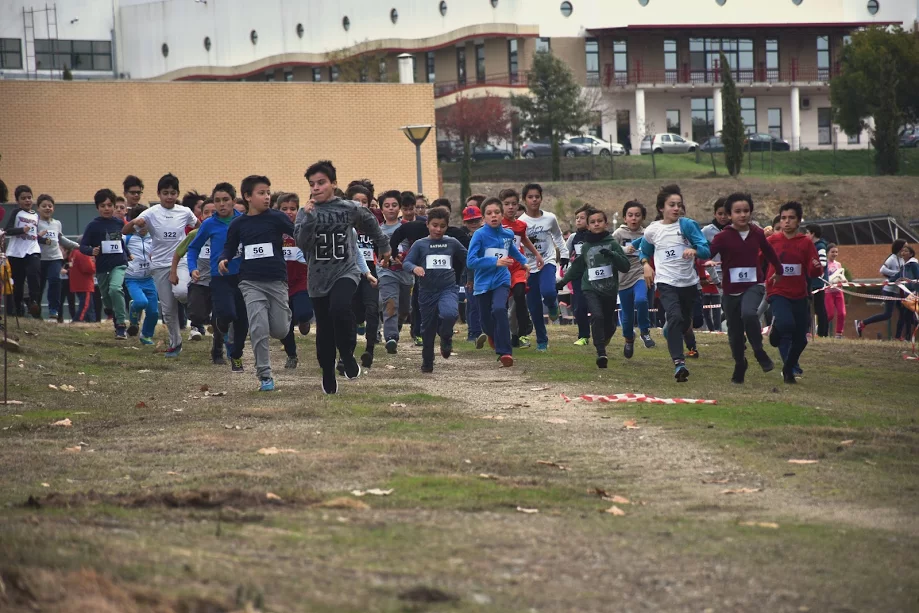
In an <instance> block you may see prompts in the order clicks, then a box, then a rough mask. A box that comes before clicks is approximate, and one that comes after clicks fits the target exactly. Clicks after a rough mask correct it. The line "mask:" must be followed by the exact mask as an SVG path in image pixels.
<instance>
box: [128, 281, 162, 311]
mask: <svg viewBox="0 0 919 613" xmlns="http://www.w3.org/2000/svg"><path fill="white" fill-rule="evenodd" d="M144 281H152V280H151V279H127V280H126V281H125V285H126V286H127V288H128V295H130V296H131V303H132V304H131V319H132V320H133V321H140V314H141V313H142V312H144V311H145V310H147V308H148V307H149V302H148V299H147V296H148V294H147V292H146V291H145V285H147V284H146V283H144ZM155 291H156V290H155V289H154V292H155Z"/></svg>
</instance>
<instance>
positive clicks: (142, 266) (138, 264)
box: [137, 262, 150, 270]
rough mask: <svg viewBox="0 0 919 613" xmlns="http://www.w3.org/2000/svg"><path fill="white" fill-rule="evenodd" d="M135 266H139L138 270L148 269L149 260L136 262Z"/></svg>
mask: <svg viewBox="0 0 919 613" xmlns="http://www.w3.org/2000/svg"><path fill="white" fill-rule="evenodd" d="M137 268H139V269H140V270H149V269H150V262H138V263H137Z"/></svg>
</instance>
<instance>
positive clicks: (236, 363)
mask: <svg viewBox="0 0 919 613" xmlns="http://www.w3.org/2000/svg"><path fill="white" fill-rule="evenodd" d="M230 370H232V371H233V372H243V359H242V358H230Z"/></svg>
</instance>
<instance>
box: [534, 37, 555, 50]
mask: <svg viewBox="0 0 919 613" xmlns="http://www.w3.org/2000/svg"><path fill="white" fill-rule="evenodd" d="M549 51H552V41H550V40H549V39H548V38H537V39H536V53H540V52H545V53H548V52H549Z"/></svg>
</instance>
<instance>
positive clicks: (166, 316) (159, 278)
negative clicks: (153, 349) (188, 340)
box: [153, 268, 182, 349]
mask: <svg viewBox="0 0 919 613" xmlns="http://www.w3.org/2000/svg"><path fill="white" fill-rule="evenodd" d="M153 282H154V283H155V284H156V295H157V297H158V298H159V303H160V317H161V318H162V320H163V323H165V324H166V328H167V329H168V330H169V348H170V349H172V348H175V347H178V346H179V345H181V344H182V332H181V330H179V302H178V300H176V297H175V294H173V293H172V283H170V282H169V269H168V268H155V269H153Z"/></svg>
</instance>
